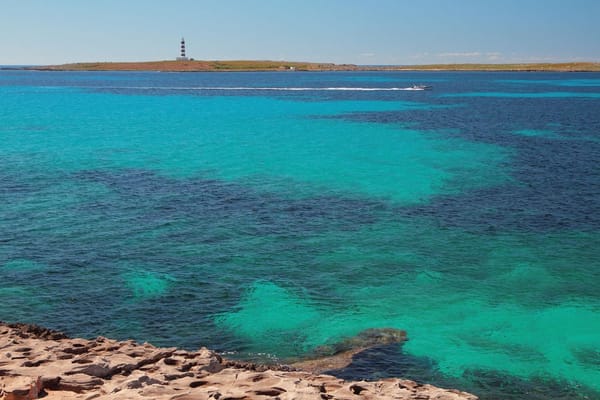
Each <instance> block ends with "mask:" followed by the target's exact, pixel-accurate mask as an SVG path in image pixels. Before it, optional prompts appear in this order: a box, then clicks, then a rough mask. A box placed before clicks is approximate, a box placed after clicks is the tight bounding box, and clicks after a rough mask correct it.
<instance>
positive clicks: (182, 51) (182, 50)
mask: <svg viewBox="0 0 600 400" xmlns="http://www.w3.org/2000/svg"><path fill="white" fill-rule="evenodd" d="M176 60H177V61H188V60H189V58H187V57H186V55H185V39H184V38H181V46H180V53H179V57H177V58H176Z"/></svg>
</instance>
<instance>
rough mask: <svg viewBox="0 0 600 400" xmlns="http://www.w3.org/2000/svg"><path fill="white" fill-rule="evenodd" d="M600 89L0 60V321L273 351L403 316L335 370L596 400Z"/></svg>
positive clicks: (563, 82)
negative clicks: (37, 68)
mask: <svg viewBox="0 0 600 400" xmlns="http://www.w3.org/2000/svg"><path fill="white" fill-rule="evenodd" d="M413 83H426V84H432V85H433V86H434V88H433V90H431V91H403V90H396V89H401V88H404V87H409V86H411V85H412V84H413ZM271 89H273V90H271ZM389 89H394V90H389ZM599 97H600V74H554V73H405V72H402V73H391V72H390V73H300V72H294V73H124V72H123V73H67V72H65V73H63V72H24V71H1V72H0V121H1V125H0V137H1V138H2V144H1V146H0V204H2V206H1V207H0V282H1V283H0V319H3V320H8V321H23V322H33V323H38V324H43V325H46V326H49V327H52V328H56V329H60V330H63V331H65V332H67V333H69V334H70V335H82V336H97V335H105V336H111V337H116V338H134V339H136V340H139V341H150V342H153V343H154V344H156V345H168V346H175V345H176V346H183V347H186V348H197V347H199V346H200V345H206V346H209V347H212V348H215V349H217V350H220V351H224V352H228V354H230V355H232V356H236V357H241V358H252V359H263V360H264V359H279V360H285V359H287V358H293V357H298V356H302V355H303V354H308V353H310V352H311V351H312V350H313V349H314V348H316V347H318V346H320V345H323V344H327V343H334V342H336V341H339V340H340V339H342V338H344V337H347V336H351V335H354V334H356V333H358V332H359V331H360V330H362V329H366V328H371V327H395V328H400V329H405V330H406V331H407V333H408V337H409V341H408V342H407V343H406V344H404V345H403V346H402V348H399V347H398V346H395V347H394V346H392V348H387V349H386V350H385V351H383V350H377V349H376V350H374V351H372V352H370V353H369V352H367V353H365V354H363V355H360V356H359V357H357V359H356V362H355V363H354V364H353V365H352V366H351V367H349V368H348V369H346V370H344V371H337V372H336V373H337V374H338V375H340V376H344V377H353V378H377V377H381V376H399V375H402V376H405V377H407V378H411V377H412V378H413V379H417V380H422V381H428V382H431V383H438V384H445V385H451V386H455V387H459V388H462V389H465V390H470V391H472V392H474V393H477V394H478V395H480V396H481V398H483V399H486V398H487V399H493V398H508V397H506V396H508V394H507V393H508V392H507V391H508V389H507V385H512V386H511V388H512V389H510V390H511V392H510V393H509V394H510V395H511V396H513V397H514V398H528V397H529V398H544V397H543V396H546V394H547V393H554V394H553V395H554V396H563V398H573V397H575V396H580V397H582V398H584V396H587V398H594V396H598V394H597V393H598V391H600V384H599V382H600V372H599V371H600V335H598V332H599V331H600V296H599V290H598V289H599V286H598V285H599V282H600V265H599V264H600V262H599V260H600V257H599V250H598V248H599V245H600V240H599V238H600V236H599V228H600V201H599V200H600V199H599V197H600V170H599V168H598V160H599V159H600V143H599V140H600V136H599V132H600V112H598V111H599V110H600V102H599ZM557 388H562V392H561V391H559V390H558V389H557ZM513 392H514V393H513ZM503 396H504V397H503ZM535 396H538V397H535ZM540 396H541V397H540ZM557 398H558V397H557Z"/></svg>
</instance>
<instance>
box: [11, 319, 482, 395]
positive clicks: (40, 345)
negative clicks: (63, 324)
mask: <svg viewBox="0 0 600 400" xmlns="http://www.w3.org/2000/svg"><path fill="white" fill-rule="evenodd" d="M404 340H406V334H405V333H404V332H403V331H399V330H394V329H373V330H366V331H364V332H361V333H360V334H359V335H357V336H355V337H353V338H348V339H346V340H343V341H341V342H340V343H337V344H334V345H331V346H330V347H329V348H328V349H322V351H324V352H326V353H327V352H329V354H330V353H333V355H331V356H330V358H335V357H338V358H339V357H340V355H348V354H354V353H355V352H356V351H359V350H360V349H361V348H364V347H365V346H366V347H368V346H372V345H378V344H388V343H401V342H402V341H404ZM350 358H351V357H350ZM0 388H1V390H0V400H22V399H27V400H29V399H36V398H38V396H40V395H41V394H44V396H45V397H44V398H45V399H46V400H58V399H60V400H92V399H98V400H122V399H132V400H137V399H139V400H145V399H148V400H186V399H194V400H197V399H225V398H229V399H247V400H253V399H257V400H258V399H267V398H274V399H275V398H278V399H280V400H286V399H351V398H357V399H358V398H360V399H364V400H368V399H384V400H385V399H400V400H402V399H430V400H476V399H477V398H476V397H475V396H473V395H470V394H468V393H463V392H459V391H456V390H446V389H440V388H436V387H434V386H430V385H421V384H417V383H415V382H412V381H408V380H401V379H385V380H381V381H378V382H345V381H343V380H341V379H338V378H335V377H333V376H328V375H318V374H315V373H310V372H305V371H299V370H296V369H295V368H293V367H289V366H288V367H285V366H272V367H269V366H265V365H258V364H254V363H246V362H238V361H228V360H224V359H223V358H222V357H221V356H219V355H218V354H216V353H215V352H213V351H211V350H209V349H206V348H201V349H199V350H198V351H195V352H188V351H185V350H178V349H175V348H166V349H161V348H156V347H154V346H152V345H150V344H147V343H144V344H138V343H135V342H133V341H124V342H118V341H115V340H111V339H106V338H103V337H98V338H96V339H94V340H85V339H69V338H67V337H66V336H65V335H63V334H61V333H60V332H56V331H52V330H49V329H45V328H41V327H38V326H34V325H25V324H3V323H1V322H0Z"/></svg>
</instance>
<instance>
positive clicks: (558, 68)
mask: <svg viewBox="0 0 600 400" xmlns="http://www.w3.org/2000/svg"><path fill="white" fill-rule="evenodd" d="M19 69H29V70H38V71H164V72H210V71H555V72H600V63H595V62H572V63H530V64H428V65H381V66H364V65H355V64H333V63H312V62H292V61H260V60H232V61H201V60H178V61H142V62H89V63H73V64H61V65H47V66H33V67H24V68H19Z"/></svg>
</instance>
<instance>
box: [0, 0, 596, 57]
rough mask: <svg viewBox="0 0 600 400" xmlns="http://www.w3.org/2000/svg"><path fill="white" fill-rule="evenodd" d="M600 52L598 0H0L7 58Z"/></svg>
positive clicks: (0, 33)
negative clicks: (182, 50)
mask: <svg viewBox="0 0 600 400" xmlns="http://www.w3.org/2000/svg"><path fill="white" fill-rule="evenodd" d="M182 36H184V37H185V39H186V42H187V45H188V56H190V57H194V58H196V59H205V60H215V59H221V60H225V59H229V60H231V59H272V60H283V59H285V60H291V61H317V62H326V61H327V62H335V63H355V64H424V63H452V62H560V61H583V60H587V61H600V0H179V1H167V0H163V1H158V0H156V1H152V0H97V1H92V0H53V1H51V0H0V64H4V65H6V64H56V63H65V62H75V61H141V60H165V59H173V58H174V57H176V56H177V54H178V49H179V40H180V38H181V37H182Z"/></svg>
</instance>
